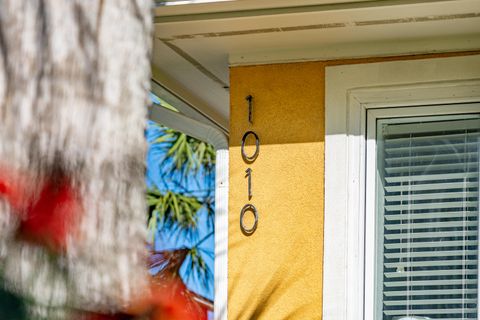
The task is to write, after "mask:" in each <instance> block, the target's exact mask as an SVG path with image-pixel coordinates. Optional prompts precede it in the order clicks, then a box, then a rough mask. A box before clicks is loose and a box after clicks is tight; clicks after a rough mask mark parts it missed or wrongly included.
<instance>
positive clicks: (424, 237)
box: [375, 114, 480, 320]
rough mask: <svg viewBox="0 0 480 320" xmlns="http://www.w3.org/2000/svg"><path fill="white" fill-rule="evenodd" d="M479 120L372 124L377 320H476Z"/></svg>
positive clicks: (451, 118) (440, 118)
mask: <svg viewBox="0 0 480 320" xmlns="http://www.w3.org/2000/svg"><path fill="white" fill-rule="evenodd" d="M479 145H480V117H479V115H475V114H473V115H464V116H461V117H460V116H437V117H429V118H428V117H416V118H410V119H405V118H404V119H390V120H389V119H384V120H379V121H377V208H378V209H377V228H376V230H377V237H376V238H377V259H376V261H377V262H376V308H375V309H376V313H377V316H376V318H377V319H384V320H398V319H452V320H453V319H477V316H478V310H477V308H478V296H477V295H478V235H479V228H478V223H479V219H478V217H479V161H480V157H479Z"/></svg>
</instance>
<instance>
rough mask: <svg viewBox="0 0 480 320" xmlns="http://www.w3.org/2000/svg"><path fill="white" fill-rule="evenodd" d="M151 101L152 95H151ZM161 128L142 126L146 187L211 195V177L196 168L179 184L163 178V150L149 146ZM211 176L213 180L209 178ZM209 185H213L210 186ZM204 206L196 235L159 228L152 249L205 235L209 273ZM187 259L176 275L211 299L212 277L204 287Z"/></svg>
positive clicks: (208, 230) (186, 243) (211, 265)
mask: <svg viewBox="0 0 480 320" xmlns="http://www.w3.org/2000/svg"><path fill="white" fill-rule="evenodd" d="M152 98H153V99H152V100H153V101H154V102H157V101H158V100H157V101H155V100H156V99H155V97H152ZM160 130H161V129H159V128H158V126H156V125H155V124H154V123H153V122H149V123H148V126H147V130H146V137H147V141H148V142H149V151H148V153H147V173H146V182H147V186H148V187H149V188H152V187H157V188H158V189H159V190H160V191H165V190H172V191H183V192H187V193H188V194H190V195H195V196H198V197H204V196H206V195H207V193H209V192H210V193H211V194H212V195H214V181H215V179H214V177H212V176H211V177H209V178H205V176H204V174H203V172H199V173H198V174H196V175H190V176H189V177H188V178H187V179H186V181H182V183H181V185H178V184H175V183H173V181H171V180H169V179H168V178H167V179H166V178H165V177H163V179H162V175H161V165H160V164H161V162H162V160H163V159H164V157H165V152H164V151H162V150H160V149H159V148H150V146H151V142H152V141H153V140H154V139H155V137H156V136H158V134H159V133H160V132H161V131H160ZM212 179H213V180H212ZM212 188H213V189H212ZM207 217H208V216H207V210H205V209H202V210H201V212H200V214H199V219H198V230H197V231H198V232H197V233H196V236H195V237H193V238H191V239H189V238H187V237H186V236H184V235H181V234H178V233H173V232H169V231H166V232H165V231H163V232H159V234H157V235H156V237H155V238H156V241H155V249H156V250H168V249H175V248H181V247H184V246H187V247H191V246H192V245H194V244H196V243H198V242H199V241H200V240H202V239H205V240H204V241H202V243H201V244H200V245H199V249H200V250H201V254H202V257H203V258H204V259H205V261H206V263H207V265H208V266H209V268H210V269H211V271H212V273H213V270H214V259H213V257H214V256H213V254H214V236H213V235H211V236H208V235H210V234H211V233H212V232H213V230H214V228H213V223H209V221H208V219H207ZM188 262H189V261H186V263H184V265H183V266H182V268H181V269H180V275H181V276H182V278H183V279H184V281H185V282H186V284H187V286H188V287H189V289H190V290H192V291H195V292H197V293H198V294H200V295H202V296H204V297H206V298H208V299H210V300H212V301H213V294H214V292H213V277H212V280H211V281H210V283H209V284H208V287H207V288H206V287H205V286H204V285H202V283H201V282H200V281H199V279H197V278H196V277H195V276H190V277H189V278H187V276H186V275H187V271H188Z"/></svg>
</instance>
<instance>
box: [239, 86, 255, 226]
mask: <svg viewBox="0 0 480 320" xmlns="http://www.w3.org/2000/svg"><path fill="white" fill-rule="evenodd" d="M246 100H247V102H248V122H249V123H250V124H253V116H252V111H253V110H252V100H253V97H252V96H251V95H249V96H247V97H246ZM250 135H251V136H253V137H254V138H255V152H254V153H253V154H251V155H248V154H247V153H246V152H245V143H246V141H247V138H248V136H250ZM241 152H242V158H243V161H245V162H246V163H247V164H252V163H253V162H254V161H255V160H256V159H257V157H258V154H259V152H260V139H258V135H257V134H256V133H255V132H253V131H247V132H245V134H244V135H243V137H242V148H241ZM245 173H246V175H245V177H246V178H247V179H248V182H247V186H248V200H251V199H252V197H253V193H252V169H251V168H247V170H245ZM247 212H251V213H252V214H253V218H254V222H253V226H251V227H250V228H249V227H247V226H245V223H244V221H243V220H244V217H245V214H246V213H247ZM257 225H258V212H257V208H255V206H254V205H253V204H251V203H247V204H246V205H244V206H243V208H242V211H240V229H241V230H242V232H243V234H245V235H247V236H249V235H252V234H253V233H254V232H255V230H256V229H257Z"/></svg>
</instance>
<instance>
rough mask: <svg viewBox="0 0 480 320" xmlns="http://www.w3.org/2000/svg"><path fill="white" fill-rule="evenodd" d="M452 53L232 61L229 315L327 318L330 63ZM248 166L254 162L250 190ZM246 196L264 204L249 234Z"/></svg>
mask: <svg viewBox="0 0 480 320" xmlns="http://www.w3.org/2000/svg"><path fill="white" fill-rule="evenodd" d="M476 53H477V54H478V52H476ZM461 54H463V55H465V54H469V53H461ZM452 55H459V54H449V55H446V54H445V55H442V54H439V55H425V56H410V57H394V58H375V59H360V60H345V61H329V62H302V63H289V64H272V65H259V66H242V67H233V68H231V72H230V86H231V87H230V88H231V89H230V94H231V110H230V115H231V118H230V147H229V151H230V152H229V153H230V159H229V163H230V178H229V188H230V189H229V190H230V191H229V230H228V232H229V239H228V241H229V246H228V299H229V301H228V318H229V319H287V318H289V319H321V318H322V290H323V288H322V276H323V274H322V265H323V216H324V140H325V139H324V138H325V121H324V107H325V106H324V94H325V92H324V91H325V89H324V88H325V67H326V66H329V65H339V64H351V63H369V62H381V61H391V60H410V59H420V58H434V57H446V56H452ZM248 95H252V96H253V124H249V122H248V104H247V101H246V100H245V97H246V96H248ZM249 130H253V131H255V132H256V133H257V134H258V136H259V139H260V153H259V156H258V158H257V159H256V160H255V161H254V162H253V163H251V164H248V163H246V162H244V161H243V159H242V156H241V141H242V136H243V135H244V133H245V132H247V131H249ZM248 144H250V145H251V144H252V142H250V143H248ZM253 149H254V147H253V146H249V147H247V148H246V151H247V153H249V154H251V153H253ZM247 168H251V169H252V191H253V197H252V199H250V200H249V198H248V193H247V179H246V178H245V175H246V174H245V170H246V169H247ZM247 203H252V204H253V205H255V207H256V208H257V210H258V214H259V222H258V228H257V230H256V232H255V233H253V234H252V235H251V236H246V235H244V234H242V232H241V230H240V226H239V224H240V222H239V217H240V210H241V209H242V207H243V206H244V205H245V204H247ZM247 218H249V216H248V217H247ZM245 221H246V224H249V223H250V224H251V223H252V220H248V219H245ZM339 267H340V268H342V267H344V266H339Z"/></svg>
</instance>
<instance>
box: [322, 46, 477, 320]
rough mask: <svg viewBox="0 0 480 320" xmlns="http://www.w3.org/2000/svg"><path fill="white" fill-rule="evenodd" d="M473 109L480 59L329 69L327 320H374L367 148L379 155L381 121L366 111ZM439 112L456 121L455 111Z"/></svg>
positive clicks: (415, 61)
mask: <svg viewBox="0 0 480 320" xmlns="http://www.w3.org/2000/svg"><path fill="white" fill-rule="evenodd" d="M473 101H480V55H472V56H465V57H452V58H439V59H425V60H411V61H396V62H383V63H372V64H362V65H348V66H335V67H328V68H327V70H326V110H325V114H326V123H325V126H326V128H325V129H326V137H325V231H324V241H325V243H324V293H323V298H324V301H323V316H324V320H359V319H365V320H371V319H373V307H372V306H373V297H372V293H373V291H374V290H373V283H374V281H373V280H374V279H373V276H374V274H373V273H372V272H371V270H373V268H374V261H373V256H374V248H372V247H367V249H365V245H364V244H365V242H368V243H374V241H373V240H374V239H373V237H374V234H375V232H374V230H371V228H372V226H374V225H375V223H374V222H375V221H373V220H372V217H369V218H367V220H365V218H366V217H365V206H367V207H368V208H371V207H372V206H373V205H374V203H370V202H367V203H365V200H364V199H365V194H374V192H375V189H373V190H372V187H370V185H368V186H367V190H366V189H365V186H366V184H365V183H366V179H365V159H366V157H367V154H366V148H370V149H371V148H373V147H374V145H372V142H371V141H372V138H374V137H370V140H367V137H366V130H365V128H366V124H367V121H370V122H372V121H375V120H374V119H375V118H370V119H367V117H366V113H367V112H366V111H367V110H368V109H373V108H397V107H405V106H425V105H435V104H437V105H438V104H447V103H467V102H473ZM435 108H436V109H437V108H439V109H437V111H438V112H440V111H441V112H447V113H451V112H450V111H449V110H450V109H449V108H451V107H448V106H443V107H435ZM473 108H478V107H473ZM420 109H421V108H418V107H411V108H409V109H408V112H407V113H408V114H411V115H414V114H418V113H419V112H421V111H420ZM452 110H453V109H452ZM477 111H478V110H477ZM423 112H424V111H423ZM366 143H367V147H366V145H365V144H366ZM367 161H368V163H369V164H372V163H374V162H373V161H374V159H371V157H369V158H367ZM367 170H368V169H367ZM370 170H371V169H370ZM370 198H371V197H370ZM365 222H366V223H365ZM365 235H366V236H365ZM372 241H373V242H372ZM364 268H366V269H364ZM364 270H367V272H366V273H365V271H364ZM368 270H370V271H368ZM365 281H366V284H365V283H364V282H365ZM365 290H367V292H368V293H369V294H370V295H365V294H364V292H365ZM364 305H367V306H368V308H367V309H366V310H365V311H364Z"/></svg>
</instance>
